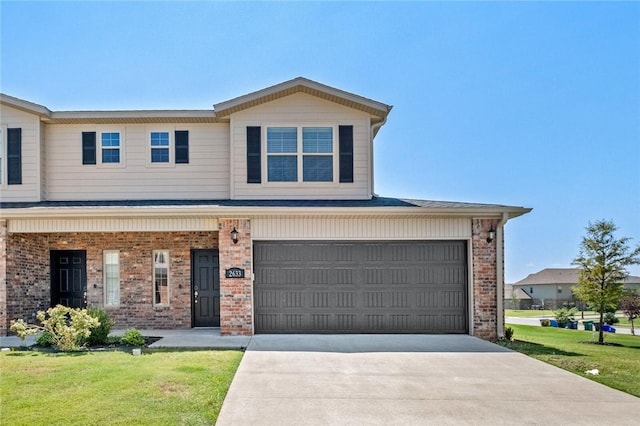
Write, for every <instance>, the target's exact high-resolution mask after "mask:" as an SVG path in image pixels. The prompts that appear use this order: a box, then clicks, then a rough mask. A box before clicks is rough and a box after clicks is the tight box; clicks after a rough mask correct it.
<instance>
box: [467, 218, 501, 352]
mask: <svg viewBox="0 0 640 426" xmlns="http://www.w3.org/2000/svg"><path fill="white" fill-rule="evenodd" d="M496 224H497V221H495V220H490V219H473V220H472V224H471V229H472V239H471V250H472V253H473V257H472V263H473V335H474V336H476V337H479V338H481V339H484V340H490V341H495V340H496V339H497V338H498V317H497V315H498V293H497V281H498V280H497V264H496V262H497V257H496V255H497V251H496V250H497V240H493V241H492V242H490V243H488V242H487V233H488V231H489V229H491V228H492V227H493V228H494V229H495V226H496Z"/></svg>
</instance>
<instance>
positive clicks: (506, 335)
mask: <svg viewBox="0 0 640 426" xmlns="http://www.w3.org/2000/svg"><path fill="white" fill-rule="evenodd" d="M513 333H514V330H513V328H512V327H505V329H504V338H505V339H507V341H508V342H510V341H512V340H513Z"/></svg>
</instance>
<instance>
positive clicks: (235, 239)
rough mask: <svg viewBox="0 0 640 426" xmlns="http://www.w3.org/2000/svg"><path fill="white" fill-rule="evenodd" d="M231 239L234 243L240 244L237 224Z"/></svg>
mask: <svg viewBox="0 0 640 426" xmlns="http://www.w3.org/2000/svg"><path fill="white" fill-rule="evenodd" d="M231 241H233V244H238V230H237V229H236V227H235V226H234V227H233V229H232V230H231Z"/></svg>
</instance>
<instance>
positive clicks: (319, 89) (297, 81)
mask: <svg viewBox="0 0 640 426" xmlns="http://www.w3.org/2000/svg"><path fill="white" fill-rule="evenodd" d="M299 92H302V93H307V94H310V95H312V96H316V97H318V98H321V99H325V100H328V101H331V102H335V103H337V104H341V105H344V106H347V107H349V108H353V109H357V110H360V111H364V112H366V113H368V114H370V115H373V116H375V117H377V118H378V121H384V119H386V117H387V115H388V114H389V111H391V108H392V106H390V105H386V104H383V103H382V102H378V101H374V100H372V99H368V98H365V97H362V96H359V95H356V94H353V93H349V92H345V91H344V90H340V89H336V88H334V87H330V86H326V85H324V84H321V83H318V82H316V81H313V80H309V79H307V78H304V77H297V78H294V79H292V80H289V81H285V82H283V83H280V84H276V85H274V86H271V87H267V88H266V89H262V90H258V91H256V92H252V93H249V94H246V95H243V96H239V97H237V98H234V99H231V100H228V101H225V102H220V103H218V104H215V105H214V109H215V111H216V115H217V116H218V117H226V116H229V115H231V114H233V113H234V112H238V111H241V110H243V109H246V108H251V107H254V106H256V105H260V104H263V103H265V102H270V101H273V100H275V99H279V98H282V97H285V96H289V95H291V94H294V93H299Z"/></svg>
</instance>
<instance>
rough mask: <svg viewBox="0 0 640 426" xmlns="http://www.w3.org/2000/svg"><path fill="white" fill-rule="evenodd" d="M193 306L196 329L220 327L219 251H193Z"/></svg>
mask: <svg viewBox="0 0 640 426" xmlns="http://www.w3.org/2000/svg"><path fill="white" fill-rule="evenodd" d="M191 306H192V307H193V310H192V311H193V326H194V327H220V265H219V259H218V250H192V251H191Z"/></svg>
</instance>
